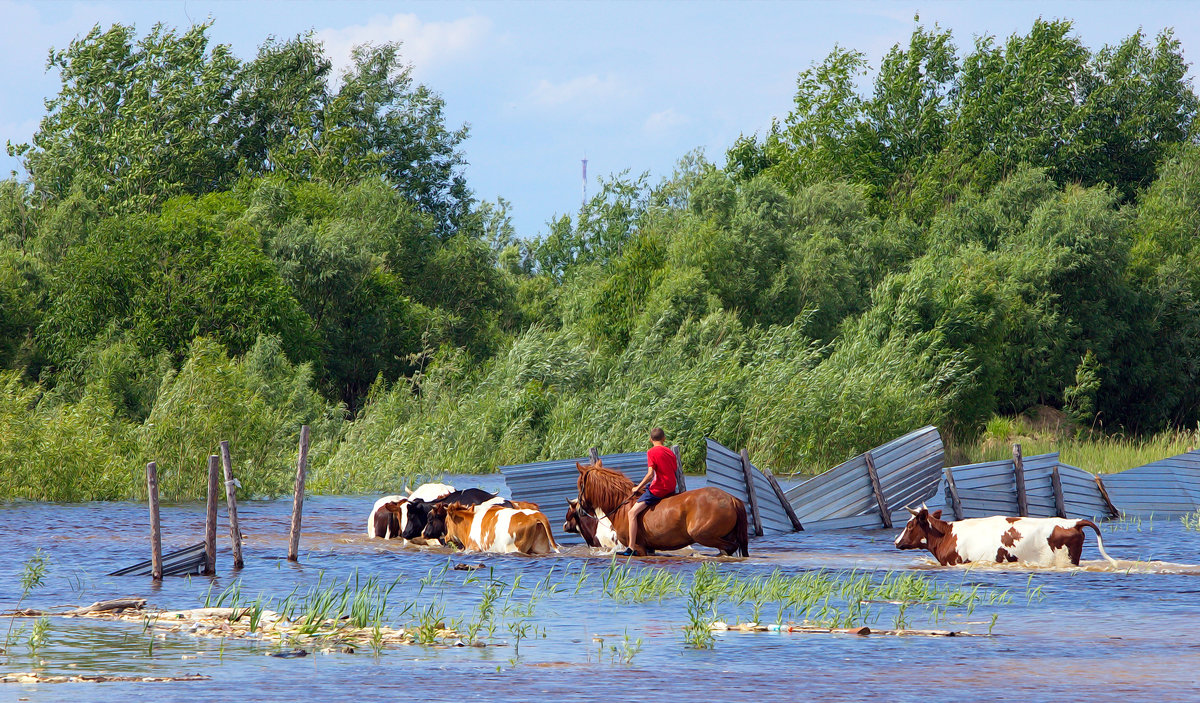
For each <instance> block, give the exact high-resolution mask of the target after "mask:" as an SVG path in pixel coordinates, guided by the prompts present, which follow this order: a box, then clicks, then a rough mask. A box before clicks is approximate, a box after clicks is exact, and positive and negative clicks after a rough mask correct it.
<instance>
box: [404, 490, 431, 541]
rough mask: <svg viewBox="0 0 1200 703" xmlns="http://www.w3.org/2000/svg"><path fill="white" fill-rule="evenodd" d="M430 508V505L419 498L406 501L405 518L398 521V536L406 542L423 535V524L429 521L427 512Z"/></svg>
mask: <svg viewBox="0 0 1200 703" xmlns="http://www.w3.org/2000/svg"><path fill="white" fill-rule="evenodd" d="M431 508H432V504H431V503H427V502H425V501H423V500H421V499H420V498H413V499H412V500H410V501H408V509H407V511H406V513H407V515H406V518H405V519H403V520H401V521H400V536H401V537H403V538H404V539H407V540H414V539H416V538H418V537H420V536H421V535H422V534H423V533H424V530H425V523H426V522H428V520H429V511H430V509H431Z"/></svg>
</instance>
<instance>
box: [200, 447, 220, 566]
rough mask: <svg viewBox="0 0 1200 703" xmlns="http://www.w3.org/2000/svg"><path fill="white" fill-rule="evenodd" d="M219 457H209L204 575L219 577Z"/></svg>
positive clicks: (212, 455)
mask: <svg viewBox="0 0 1200 703" xmlns="http://www.w3.org/2000/svg"><path fill="white" fill-rule="evenodd" d="M218 470H219V469H217V455H216V454H209V455H208V514H207V516H206V517H205V520H204V575H205V576H216V575H217V490H218V489H217V471H218Z"/></svg>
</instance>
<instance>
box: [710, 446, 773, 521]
mask: <svg viewBox="0 0 1200 703" xmlns="http://www.w3.org/2000/svg"><path fill="white" fill-rule="evenodd" d="M704 442H705V446H706V449H707V452H706V456H705V465H706V472H707V476H708V479H707V480H708V485H710V486H716V487H717V488H720V489H721V490H723V491H725V492H727V493H729V494H730V495H732V496H734V497H736V498H739V499H741V500H742V502H744V503H745V504H746V517H747V519H749V521H750V535H751V537H753V536H755V535H754V509H753V506H752V505H751V502H750V495H749V492H748V491H747V490H746V473H745V470H744V469H743V468H742V455H741V454H739V453H738V452H735V451H733V450H732V449H729V448H728V447H725V446H723V445H722V444H721V443H720V442H717V441H715V440H713V439H711V438H708V437H706V438H705V440H704ZM750 476H751V478H752V480H753V481H754V495H755V497H756V498H757V499H758V509H759V513H760V514H759V519H760V520H761V521H762V528H763V534H764V535H769V534H780V533H784V532H794V531H795V529H794V528H793V527H792V521H791V519H790V518H789V517H788V515H787V512H785V511H784V508H783V504H782V503H781V502H780V501H779V497H778V496H777V495H776V494H775V489H774V487H773V486H772V485H771V482H770V481H769V480H768V479H767V477H766V474H764V473H763V472H762V471H761V470H760V469H758V468H757V467H756V466H754V464H751V465H750Z"/></svg>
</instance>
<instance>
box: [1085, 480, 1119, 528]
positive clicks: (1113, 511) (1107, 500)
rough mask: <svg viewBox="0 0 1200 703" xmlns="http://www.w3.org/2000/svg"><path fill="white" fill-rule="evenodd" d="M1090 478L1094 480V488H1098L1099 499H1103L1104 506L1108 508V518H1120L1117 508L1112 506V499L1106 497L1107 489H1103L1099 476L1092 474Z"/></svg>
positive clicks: (1102, 482)
mask: <svg viewBox="0 0 1200 703" xmlns="http://www.w3.org/2000/svg"><path fill="white" fill-rule="evenodd" d="M1092 478H1094V479H1096V486H1097V487H1099V488H1100V497H1101V498H1103V499H1104V504H1105V505H1107V506H1108V516H1109V517H1110V518H1119V517H1121V511H1120V510H1117V506H1115V505H1113V502H1112V499H1111V498H1109V497H1108V489H1107V488H1105V487H1104V481H1101V480H1100V475H1099V474H1093V475H1092Z"/></svg>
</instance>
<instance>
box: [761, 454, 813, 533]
mask: <svg viewBox="0 0 1200 703" xmlns="http://www.w3.org/2000/svg"><path fill="white" fill-rule="evenodd" d="M762 473H763V476H766V477H767V483H770V484H771V490H773V491H775V497H776V498H778V499H779V504H780V505H782V506H783V512H785V513H787V516H788V520H790V521H791V522H792V529H793V530H795V531H796V532H803V531H804V525H801V524H800V518H799V517H796V511H795V510H793V509H792V504H791V503H789V502H788V499H787V494H786V493H784V492H783V488H782V487H780V485H779V481H776V480H775V474H773V473H771V472H770V471H767V470H766V469H762Z"/></svg>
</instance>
